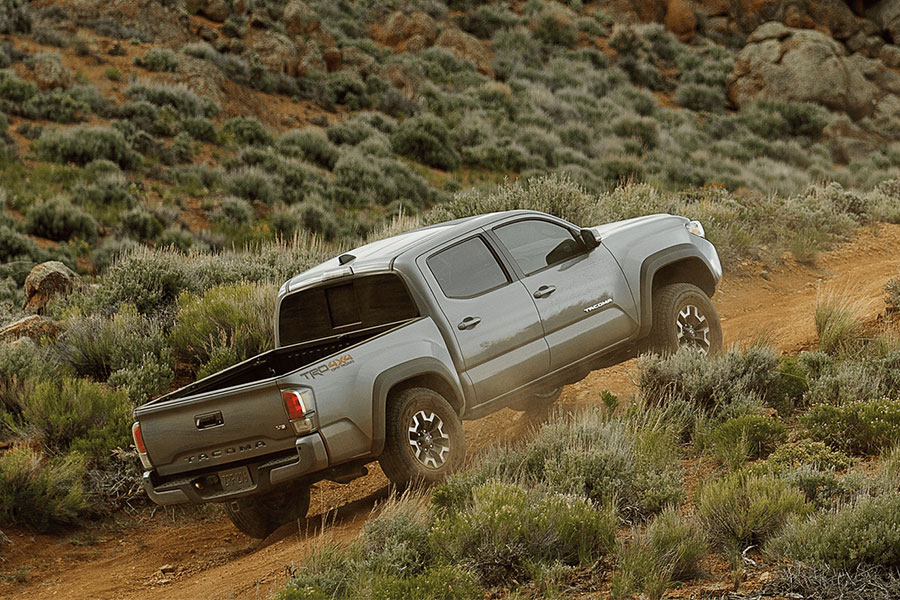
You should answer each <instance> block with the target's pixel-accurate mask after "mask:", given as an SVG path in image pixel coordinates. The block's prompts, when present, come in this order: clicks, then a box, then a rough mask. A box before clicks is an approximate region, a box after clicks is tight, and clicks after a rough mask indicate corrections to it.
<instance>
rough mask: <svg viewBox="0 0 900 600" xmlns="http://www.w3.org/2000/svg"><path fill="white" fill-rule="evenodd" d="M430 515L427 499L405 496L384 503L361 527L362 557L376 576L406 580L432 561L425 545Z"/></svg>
mask: <svg viewBox="0 0 900 600" xmlns="http://www.w3.org/2000/svg"><path fill="white" fill-rule="evenodd" d="M433 520H434V519H433V512H432V510H431V509H430V506H429V505H428V497H427V496H421V495H417V494H410V493H406V494H404V495H402V496H400V497H399V498H398V499H396V500H394V499H391V500H388V501H387V502H386V503H385V504H384V505H382V506H381V507H380V510H379V512H378V515H377V516H375V517H374V518H372V519H369V520H368V521H367V522H366V524H365V526H364V527H363V535H362V556H363V557H364V559H365V560H366V561H367V565H368V568H369V569H370V570H371V571H373V572H375V573H377V574H378V575H383V576H388V577H410V576H414V575H418V574H420V573H421V572H422V571H424V570H426V569H427V568H428V567H429V566H430V565H431V564H432V563H433V562H434V558H435V556H434V552H433V549H432V548H431V547H430V546H429V536H430V535H431V527H432V525H433Z"/></svg>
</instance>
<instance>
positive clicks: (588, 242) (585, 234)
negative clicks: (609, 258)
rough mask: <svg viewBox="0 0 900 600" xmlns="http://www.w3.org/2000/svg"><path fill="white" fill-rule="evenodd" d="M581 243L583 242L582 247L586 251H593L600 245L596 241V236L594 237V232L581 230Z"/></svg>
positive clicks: (597, 240) (598, 241)
mask: <svg viewBox="0 0 900 600" xmlns="http://www.w3.org/2000/svg"><path fill="white" fill-rule="evenodd" d="M581 241H582V242H584V245H585V247H586V248H587V249H588V250H593V249H594V248H596V247H597V246H599V245H600V240H599V239H597V236H596V235H594V232H593V231H591V230H590V229H582V230H581Z"/></svg>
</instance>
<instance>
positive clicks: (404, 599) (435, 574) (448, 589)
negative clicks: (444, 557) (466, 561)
mask: <svg viewBox="0 0 900 600" xmlns="http://www.w3.org/2000/svg"><path fill="white" fill-rule="evenodd" d="M484 593H485V592H484V590H483V589H481V587H480V586H479V585H478V582H477V580H476V579H475V577H474V576H473V575H472V573H471V572H469V571H467V570H464V569H463V568H461V567H459V566H442V567H435V568H433V569H428V570H427V571H425V572H423V573H421V574H419V575H415V576H413V577H410V578H407V579H402V578H399V577H380V578H377V579H375V581H374V582H373V583H372V596H371V597H372V600H471V599H472V598H481V597H482V596H483V595H484Z"/></svg>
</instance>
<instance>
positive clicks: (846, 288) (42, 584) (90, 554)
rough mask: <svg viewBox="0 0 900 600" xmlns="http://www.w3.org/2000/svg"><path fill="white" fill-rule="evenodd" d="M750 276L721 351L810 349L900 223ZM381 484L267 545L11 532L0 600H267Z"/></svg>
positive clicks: (881, 278)
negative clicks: (824, 316)
mask: <svg viewBox="0 0 900 600" xmlns="http://www.w3.org/2000/svg"><path fill="white" fill-rule="evenodd" d="M745 272H746V273H747V274H746V275H743V276H734V277H727V278H726V280H725V281H724V282H723V284H722V286H721V288H720V292H719V293H718V294H717V296H716V298H715V303H716V306H717V308H718V311H719V314H720V316H721V318H722V325H723V329H724V332H725V341H726V345H730V344H736V343H748V342H754V341H759V340H761V341H764V342H766V343H768V344H770V345H772V346H774V347H776V348H779V349H781V350H782V351H785V352H796V351H798V350H801V349H803V348H808V347H810V346H812V345H814V344H815V340H816V334H815V327H814V325H813V309H814V307H815V303H816V298H817V295H818V293H819V291H820V290H828V289H834V290H835V291H838V292H846V293H847V294H848V295H849V296H850V297H852V298H854V299H859V300H864V301H868V302H869V306H868V309H867V310H868V312H869V316H870V317H872V318H874V317H875V316H876V315H877V314H878V313H879V312H881V311H883V309H884V302H883V298H884V292H883V290H884V285H885V283H886V282H887V281H888V279H890V278H891V277H896V276H897V275H898V274H900V225H882V226H879V227H877V228H873V229H868V230H864V231H861V232H859V234H858V235H857V236H856V237H855V238H854V239H853V240H852V241H850V242H848V243H846V244H845V245H844V246H843V247H841V248H840V249H838V250H835V251H833V252H830V253H828V254H825V255H823V256H821V257H820V258H819V260H818V261H817V262H816V265H815V266H814V267H808V266H801V265H797V264H795V263H793V262H792V261H786V262H785V263H783V264H780V265H779V266H777V267H776V268H774V269H773V270H772V271H771V273H764V272H762V268H761V267H758V266H754V265H745ZM632 369H633V365H632V364H631V363H626V364H623V365H618V366H616V367H612V368H609V369H604V370H601V371H596V372H594V373H591V375H590V376H588V377H587V378H586V379H585V380H583V381H581V382H579V383H577V384H574V385H571V386H568V387H567V388H566V389H565V391H564V393H563V396H562V398H561V399H560V402H561V403H562V404H564V405H567V406H568V405H572V406H574V405H579V404H587V403H593V402H597V401H599V396H600V392H601V390H603V389H609V390H611V391H612V392H614V393H616V394H618V395H620V396H622V397H627V396H628V395H630V394H631V393H633V391H634V386H633V384H632V382H631V377H632ZM534 425H535V423H532V422H530V421H529V420H528V418H527V417H525V416H523V415H521V414H519V413H515V412H513V411H510V410H503V411H500V412H498V413H495V414H494V415H491V416H489V417H486V418H484V419H482V420H480V421H477V422H473V423H467V424H466V433H467V436H468V440H469V447H470V449H471V450H472V451H473V452H474V453H477V452H478V451H479V450H481V449H483V448H485V447H487V446H489V445H490V444H492V443H496V442H501V441H508V440H514V439H516V438H518V437H520V436H522V435H523V434H525V433H526V432H527V431H528V429H529V428H530V427H533V426H534ZM386 485H387V481H386V479H385V478H384V476H383V475H382V474H381V472H380V471H379V470H378V469H377V467H374V468H373V469H372V472H371V473H370V474H369V475H368V476H367V477H364V478H362V479H358V480H356V481H354V482H352V483H350V484H348V485H346V486H339V485H337V484H331V483H323V484H319V485H318V486H317V488H316V489H315V490H314V491H313V504H312V506H311V508H310V514H311V515H314V516H313V517H312V518H311V519H309V525H308V527H307V530H305V531H302V532H298V531H297V528H296V526H294V525H286V526H284V527H282V528H281V529H279V530H278V531H277V532H275V533H274V534H272V535H271V536H270V537H269V538H268V539H267V540H264V541H262V542H257V541H252V540H250V539H249V538H246V537H244V536H242V535H240V534H239V533H237V532H236V531H235V530H234V529H233V527H232V526H231V523H230V522H229V521H228V519H227V518H225V517H224V515H223V514H222V513H221V511H219V510H216V509H215V508H213V509H210V510H207V511H204V512H203V513H202V514H201V515H199V516H198V515H197V514H193V515H190V516H184V515H181V516H173V515H172V514H171V513H166V512H165V511H157V512H156V513H155V514H154V515H153V516H151V515H150V513H149V511H144V512H143V513H141V515H140V516H139V517H133V518H131V517H130V518H123V519H120V520H119V522H118V523H116V524H109V523H107V524H104V525H102V526H98V528H97V529H96V530H95V531H86V532H77V533H74V534H68V535H63V536H43V535H34V534H32V533H30V532H27V531H15V530H14V531H7V532H6V533H7V534H8V535H9V537H10V539H11V540H12V541H13V544H12V545H6V546H4V547H3V548H2V554H0V556H2V561H0V598H17V599H19V598H21V599H22V600H31V599H34V600H37V599H40V600H46V599H47V598H53V597H58V598H66V599H85V600H88V599H90V600H103V599H115V600H132V599H133V600H138V599H140V600H146V599H147V598H151V599H158V600H168V599H172V600H232V599H256V598H260V599H265V598H268V597H269V596H270V595H271V593H272V592H273V591H274V590H277V589H278V588H280V587H281V586H282V585H283V584H284V582H285V580H286V579H287V578H288V573H289V570H290V568H291V565H292V564H295V563H301V562H302V560H303V558H304V556H306V555H307V553H308V552H309V550H310V548H311V546H312V545H313V544H317V543H321V540H322V538H321V537H319V536H317V535H316V533H317V532H319V531H320V530H321V529H322V527H323V519H325V520H327V526H326V527H325V529H326V536H330V537H332V538H336V539H339V540H346V539H350V538H352V537H353V536H354V535H356V533H357V532H358V531H359V528H360V527H361V525H362V523H363V522H364V521H365V519H366V517H367V516H368V515H369V513H370V512H371V510H372V507H373V506H374V505H375V503H376V502H377V501H378V500H379V499H381V498H384V497H385V496H386V494H387V487H386ZM323 515H327V516H325V517H323ZM17 579H21V580H24V581H17Z"/></svg>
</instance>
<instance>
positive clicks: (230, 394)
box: [135, 378, 296, 476]
mask: <svg viewBox="0 0 900 600" xmlns="http://www.w3.org/2000/svg"><path fill="white" fill-rule="evenodd" d="M135 417H137V419H138V421H139V422H140V424H141V432H142V434H143V438H144V442H145V443H146V445H147V453H148V455H149V457H150V460H151V461H152V462H153V465H154V467H155V468H156V470H157V472H158V473H159V474H160V475H164V476H165V475H171V474H175V473H181V472H184V471H188V470H195V469H200V468H206V467H214V466H217V465H225V464H228V463H232V462H235V461H239V460H244V459H247V458H253V457H256V456H262V455H264V454H271V453H273V452H278V451H281V450H288V449H291V448H293V447H294V443H295V441H296V435H295V434H294V432H293V430H292V429H291V428H290V427H288V426H287V423H288V415H287V411H286V410H285V407H284V402H283V400H282V397H281V391H280V390H279V388H278V385H277V381H276V379H275V378H270V379H264V380H261V381H254V382H252V383H248V384H244V385H239V386H235V387H232V388H227V389H224V390H215V391H211V392H208V393H203V394H198V395H196V396H187V397H184V398H177V399H174V400H171V401H169V402H164V403H161V404H148V405H145V406H142V407H140V408H138V409H137V410H136V411H135Z"/></svg>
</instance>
